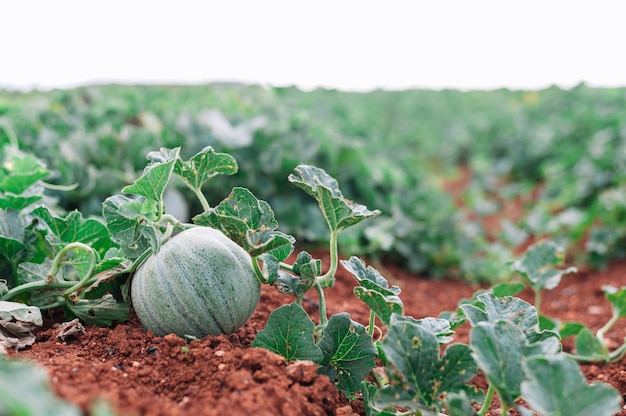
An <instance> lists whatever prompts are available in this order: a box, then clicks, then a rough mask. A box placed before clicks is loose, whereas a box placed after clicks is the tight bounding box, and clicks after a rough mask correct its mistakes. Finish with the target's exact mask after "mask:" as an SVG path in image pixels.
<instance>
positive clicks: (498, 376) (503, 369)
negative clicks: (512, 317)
mask: <svg viewBox="0 0 626 416" xmlns="http://www.w3.org/2000/svg"><path fill="white" fill-rule="evenodd" d="M470 345H471V347H472V350H473V351H474V357H475V358H476V361H477V362H478V366H479V367H480V369H481V370H482V371H483V373H484V374H485V376H486V377H487V379H488V380H489V382H490V383H491V384H492V385H493V386H494V388H495V389H496V391H497V392H498V394H499V396H500V399H501V400H503V401H504V402H505V403H506V404H508V405H509V406H511V405H513V404H514V403H515V399H517V397H519V395H520V393H521V391H520V385H521V383H522V379H523V374H522V357H523V356H524V348H525V346H526V337H525V335H524V333H523V332H522V330H521V329H520V328H519V327H518V326H517V325H515V324H514V323H513V322H511V321H508V320H498V321H496V322H486V321H484V322H479V323H477V324H476V325H475V326H474V327H473V328H472V331H471V332H470Z"/></svg>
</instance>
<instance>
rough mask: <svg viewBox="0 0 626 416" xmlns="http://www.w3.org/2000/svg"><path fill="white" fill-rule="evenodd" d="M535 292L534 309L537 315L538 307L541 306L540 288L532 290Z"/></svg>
mask: <svg viewBox="0 0 626 416" xmlns="http://www.w3.org/2000/svg"><path fill="white" fill-rule="evenodd" d="M534 292H535V309H536V310H537V315H539V310H540V309H539V308H540V307H541V290H534Z"/></svg>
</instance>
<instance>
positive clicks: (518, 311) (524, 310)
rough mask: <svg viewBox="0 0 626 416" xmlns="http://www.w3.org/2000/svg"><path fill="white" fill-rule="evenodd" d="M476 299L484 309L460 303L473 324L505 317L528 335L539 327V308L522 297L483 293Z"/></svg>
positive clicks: (504, 318)
mask: <svg viewBox="0 0 626 416" xmlns="http://www.w3.org/2000/svg"><path fill="white" fill-rule="evenodd" d="M476 299H477V300H478V301H479V302H480V303H481V304H482V305H483V307H484V310H482V309H480V308H478V307H476V306H474V305H471V304H465V305H460V308H461V310H463V312H464V313H465V315H466V316H467V318H468V319H469V320H470V323H471V324H472V326H476V325H477V324H478V323H480V322H483V321H487V322H496V321H498V320H500V319H503V320H509V321H511V322H512V323H514V324H515V325H517V326H519V327H520V328H521V329H522V330H523V331H524V333H525V334H527V335H529V334H531V333H532V332H534V331H536V330H537V328H538V325H539V318H538V316H537V310H536V309H535V307H534V306H532V305H531V304H529V303H528V302H526V301H524V300H522V299H520V298H515V297H511V296H506V297H504V298H497V297H495V296H494V295H493V294H491V293H481V294H480V295H478V296H477V297H476Z"/></svg>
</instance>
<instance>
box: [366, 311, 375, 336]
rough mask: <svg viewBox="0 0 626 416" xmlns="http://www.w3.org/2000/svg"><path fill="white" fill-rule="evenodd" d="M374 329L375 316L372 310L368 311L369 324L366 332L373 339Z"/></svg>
mask: <svg viewBox="0 0 626 416" xmlns="http://www.w3.org/2000/svg"><path fill="white" fill-rule="evenodd" d="M375 328H376V314H375V313H374V311H373V310H370V324H369V326H368V327H367V332H368V333H369V334H370V336H371V337H374V329H375Z"/></svg>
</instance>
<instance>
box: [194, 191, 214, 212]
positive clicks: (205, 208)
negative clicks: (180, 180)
mask: <svg viewBox="0 0 626 416" xmlns="http://www.w3.org/2000/svg"><path fill="white" fill-rule="evenodd" d="M189 187H190V188H191V190H192V191H193V193H194V194H195V195H196V197H197V198H198V200H199V201H200V204H201V205H202V210H203V211H204V212H206V211H208V210H210V209H211V205H210V204H209V201H207V199H206V197H205V196H204V194H203V193H202V190H201V189H200V188H195V187H193V186H191V185H190V186H189Z"/></svg>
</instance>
